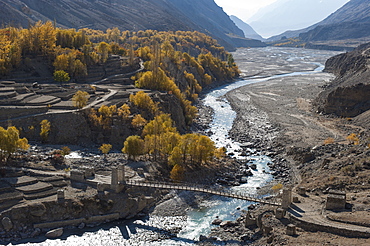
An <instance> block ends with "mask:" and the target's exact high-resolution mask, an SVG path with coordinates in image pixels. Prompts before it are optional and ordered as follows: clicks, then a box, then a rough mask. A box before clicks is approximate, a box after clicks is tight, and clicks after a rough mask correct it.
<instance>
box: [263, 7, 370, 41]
mask: <svg viewBox="0 0 370 246" xmlns="http://www.w3.org/2000/svg"><path fill="white" fill-rule="evenodd" d="M369 27H370V3H369V1H368V0H351V1H349V2H348V3H346V4H345V5H344V6H342V7H341V8H340V9H338V10H337V11H335V12H334V13H332V14H331V15H329V16H328V17H327V18H325V19H324V20H322V21H321V22H318V23H316V24H314V25H312V26H310V27H307V28H304V29H300V30H296V31H287V32H284V33H282V34H280V35H277V36H274V37H271V38H269V39H268V41H275V40H280V39H281V38H291V37H298V36H299V37H300V38H301V39H302V40H303V41H305V42H312V41H329V40H346V39H361V38H368V37H369V38H370V32H369V31H368V30H369ZM356 46H357V44H356Z"/></svg>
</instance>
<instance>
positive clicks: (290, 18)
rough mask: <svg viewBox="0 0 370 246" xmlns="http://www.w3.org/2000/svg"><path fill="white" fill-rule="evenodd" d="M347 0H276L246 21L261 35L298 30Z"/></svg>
mask: <svg viewBox="0 0 370 246" xmlns="http://www.w3.org/2000/svg"><path fill="white" fill-rule="evenodd" d="M348 1H349V0H309V1H308V0H277V1H274V3H272V4H270V5H268V6H266V7H264V8H262V9H260V10H259V11H258V12H257V13H256V14H255V15H254V16H252V17H251V18H250V19H249V20H248V23H249V24H250V25H251V26H252V27H253V28H254V29H255V30H256V31H257V32H258V33H259V34H261V35H262V36H264V37H271V36H272V35H276V34H278V33H282V32H284V31H287V30H298V29H302V28H306V27H308V26H311V25H313V24H315V23H317V22H319V21H322V20H323V19H325V18H326V17H327V16H328V15H330V14H331V13H333V12H334V11H336V10H337V9H338V8H340V7H342V6H343V5H344V4H345V3H346V2H348Z"/></svg>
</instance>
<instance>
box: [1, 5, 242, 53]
mask: <svg viewBox="0 0 370 246" xmlns="http://www.w3.org/2000/svg"><path fill="white" fill-rule="evenodd" d="M38 20H42V21H47V20H51V21H54V20H55V21H56V23H57V25H58V26H61V27H66V28H77V29H78V28H83V27H88V28H92V29H100V30H106V29H107V28H112V27H118V28H120V29H121V30H133V31H138V30H147V29H155V30H160V31H169V30H172V31H177V30H197V31H200V32H204V33H206V34H208V35H211V36H212V37H214V38H216V39H217V40H218V41H219V42H220V44H222V45H223V46H225V47H226V48H227V49H229V50H231V49H233V48H234V47H236V46H240V40H236V42H235V40H234V38H230V37H229V36H228V35H227V34H230V33H231V34H233V35H234V36H241V35H243V33H242V31H241V30H240V29H239V28H237V27H236V25H235V24H234V23H233V22H232V21H231V20H230V18H229V17H228V16H227V15H226V14H225V13H224V12H223V10H222V9H221V8H220V7H218V6H217V5H216V4H215V2H214V1H213V0H198V1H197V0H183V1H178V0H55V1H50V0H38V1H35V0H2V1H1V2H0V22H1V23H3V24H9V23H10V24H12V25H16V26H19V25H20V26H23V27H28V25H29V23H31V24H32V23H35V22H36V21H38ZM244 46H249V45H248V42H247V41H245V42H244Z"/></svg>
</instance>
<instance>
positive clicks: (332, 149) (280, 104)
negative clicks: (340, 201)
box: [205, 67, 370, 245]
mask: <svg viewBox="0 0 370 246" xmlns="http://www.w3.org/2000/svg"><path fill="white" fill-rule="evenodd" d="M242 69H243V67H242ZM333 78H334V77H333V75H331V74H327V73H317V74H309V75H298V76H291V77H285V78H276V79H272V80H269V81H266V82H260V83H256V84H251V85H247V86H244V87H241V88H239V89H236V90H233V91H231V92H229V93H228V94H227V98H228V100H229V101H230V103H231V104H232V107H233V109H234V110H235V111H236V112H237V115H238V116H237V119H236V120H235V122H234V126H233V130H232V131H231V135H232V137H233V138H234V139H235V140H238V141H240V142H243V141H245V139H249V140H250V142H252V143H255V144H259V145H260V146H261V149H271V150H272V151H273V152H276V153H278V156H281V157H282V158H285V159H286V160H287V162H288V163H289V166H290V170H291V177H292V178H291V180H290V181H288V182H285V183H284V185H286V186H293V187H297V186H303V187H305V188H306V189H307V190H308V191H310V192H309V193H308V197H309V198H315V199H316V200H318V201H319V202H317V201H316V202H317V203H316V204H315V202H314V200H312V201H311V202H310V199H308V198H307V199H305V198H303V197H300V198H299V199H300V200H301V201H302V202H303V203H302V206H303V205H305V206H308V207H310V206H317V208H318V211H317V215H318V216H319V215H320V216H322V214H321V211H322V210H321V207H323V205H324V202H325V199H326V195H327V191H328V189H329V188H336V189H344V188H345V189H346V191H347V203H349V204H351V206H352V209H351V210H347V212H346V213H350V215H351V216H347V218H346V219H343V220H344V221H347V222H349V223H356V222H359V223H361V222H366V221H368V220H369V219H370V213H369V210H370V206H368V202H369V197H368V188H369V183H368V178H366V175H368V170H365V169H366V168H364V167H363V166H361V168H364V169H362V171H361V172H358V173H353V174H350V175H349V174H344V173H343V169H342V168H343V167H346V166H347V165H348V163H351V162H352V163H360V164H361V161H363V160H364V159H366V158H368V154H369V148H368V147H366V145H363V146H356V147H355V146H353V145H349V144H348V141H347V140H346V137H347V136H348V135H349V134H350V133H360V134H362V135H366V134H368V133H366V129H362V128H361V127H358V126H355V125H353V124H351V121H348V119H338V118H332V117H327V116H323V115H318V114H316V113H315V112H314V109H313V107H312V101H313V99H314V98H315V97H316V96H317V95H318V93H319V92H320V91H321V90H322V86H324V85H325V84H326V83H328V82H329V81H330V79H333ZM328 138H333V139H334V141H335V143H333V144H329V145H324V141H325V140H327V139H328ZM355 156H356V157H355ZM361 165H362V164H361ZM307 203H308V204H307ZM310 203H311V204H310ZM297 206H299V204H297ZM303 207H304V206H303ZM306 212H307V211H306ZM302 214H303V216H304V211H303V212H302ZM341 214H342V215H341ZM344 214H345V213H331V212H328V214H327V215H328V216H329V217H332V216H334V217H335V216H339V217H343V218H344V217H346V216H344ZM307 215H308V212H307V213H306V217H307V218H308V219H311V218H310V217H309V216H307ZM349 217H350V219H349ZM323 219H324V217H323ZM323 223H329V224H330V223H331V222H330V221H329V220H326V219H325V222H323ZM332 223H333V224H334V222H332ZM275 226H276V227H275V228H274V237H275V238H274V241H273V243H272V245H369V243H370V239H362V238H356V237H355V236H354V238H352V237H351V238H349V237H344V236H339V235H335V234H331V233H327V232H308V231H306V230H303V229H300V228H299V229H298V232H297V236H295V237H291V236H287V235H285V228H286V227H285V226H286V225H284V224H282V223H280V224H279V223H276V225H275ZM365 230H366V228H365ZM367 230H368V231H369V230H370V228H367ZM217 233H224V232H222V230H220V231H217V232H214V235H217ZM231 239H232V238H230V240H231ZM265 243H266V238H261V239H259V240H258V241H257V243H256V245H265ZM205 245H207V244H205Z"/></svg>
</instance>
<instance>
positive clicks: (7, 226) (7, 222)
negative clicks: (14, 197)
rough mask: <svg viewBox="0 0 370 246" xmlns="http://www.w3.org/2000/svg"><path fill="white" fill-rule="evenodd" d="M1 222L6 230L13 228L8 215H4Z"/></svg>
mask: <svg viewBox="0 0 370 246" xmlns="http://www.w3.org/2000/svg"><path fill="white" fill-rule="evenodd" d="M1 224H2V225H3V227H4V229H5V230H6V231H10V230H11V229H12V228H13V222H12V221H11V220H10V219H9V217H4V218H3V219H2V220H1Z"/></svg>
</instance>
